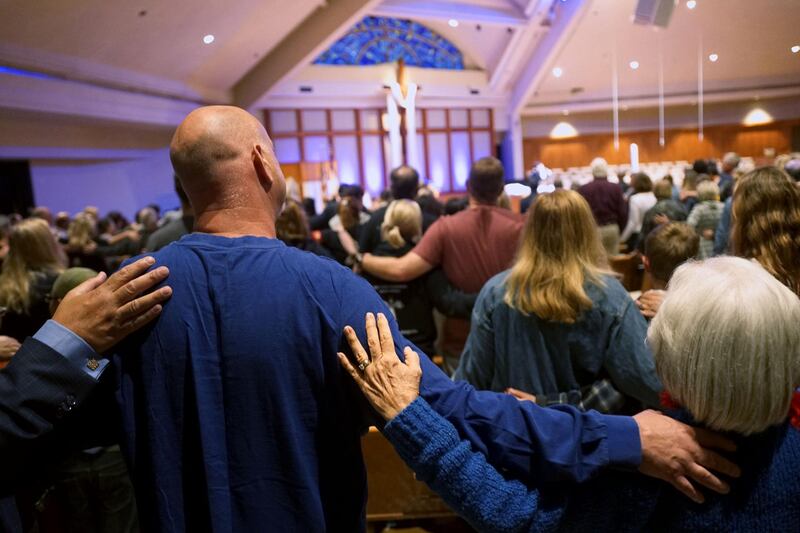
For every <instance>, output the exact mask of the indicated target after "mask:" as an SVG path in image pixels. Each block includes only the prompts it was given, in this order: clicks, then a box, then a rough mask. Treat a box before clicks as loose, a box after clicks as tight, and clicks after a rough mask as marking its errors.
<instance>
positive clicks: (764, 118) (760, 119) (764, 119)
mask: <svg viewBox="0 0 800 533" xmlns="http://www.w3.org/2000/svg"><path fill="white" fill-rule="evenodd" d="M772 121H773V118H772V115H770V114H769V113H767V112H766V111H764V110H763V109H761V108H760V107H757V108H755V109H751V110H750V112H749V113H747V115H745V117H744V120H742V124H744V125H745V126H759V125H761V124H769V123H770V122H772Z"/></svg>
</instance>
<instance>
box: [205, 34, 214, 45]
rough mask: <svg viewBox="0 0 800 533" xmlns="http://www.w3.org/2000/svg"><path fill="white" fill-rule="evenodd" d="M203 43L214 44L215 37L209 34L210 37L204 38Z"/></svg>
mask: <svg viewBox="0 0 800 533" xmlns="http://www.w3.org/2000/svg"><path fill="white" fill-rule="evenodd" d="M203 42H204V43H206V44H211V43H213V42H214V36H213V35H211V34H210V33H209V34H208V35H206V36H205V37H203Z"/></svg>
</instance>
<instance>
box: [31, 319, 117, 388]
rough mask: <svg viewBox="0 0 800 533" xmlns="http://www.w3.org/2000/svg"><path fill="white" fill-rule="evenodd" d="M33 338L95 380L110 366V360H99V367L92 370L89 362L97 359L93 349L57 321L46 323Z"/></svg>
mask: <svg viewBox="0 0 800 533" xmlns="http://www.w3.org/2000/svg"><path fill="white" fill-rule="evenodd" d="M33 338H34V339H36V340H37V341H39V342H41V343H43V344H46V345H47V346H49V347H50V348H52V349H53V351H56V352H58V353H60V354H61V355H63V356H64V357H66V358H67V359H68V360H69V361H70V362H71V363H72V364H74V365H75V366H77V367H78V368H80V369H82V370H83V371H84V372H85V373H86V374H87V375H89V376H91V377H93V378H94V379H100V376H101V375H102V374H103V372H104V371H105V369H106V366H107V365H108V359H99V360H97V366H96V367H94V368H92V367H93V366H94V365H91V366H90V365H89V361H91V360H94V359H95V358H96V357H97V354H96V353H95V351H94V350H93V349H92V347H91V346H89V345H88V344H87V343H86V341H85V340H83V339H82V338H80V337H79V336H77V335H76V334H75V333H73V332H72V331H70V330H69V329H67V328H65V327H64V326H62V325H61V324H59V323H58V322H56V321H55V320H48V321H47V322H45V323H44V325H43V326H42V327H41V328H39V331H37V332H36V333H35V334H34V335H33Z"/></svg>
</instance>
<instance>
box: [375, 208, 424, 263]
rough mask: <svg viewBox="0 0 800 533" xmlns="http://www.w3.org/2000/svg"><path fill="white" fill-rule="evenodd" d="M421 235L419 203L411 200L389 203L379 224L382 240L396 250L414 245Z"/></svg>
mask: <svg viewBox="0 0 800 533" xmlns="http://www.w3.org/2000/svg"><path fill="white" fill-rule="evenodd" d="M421 236H422V209H421V208H420V206H419V204H418V203H417V202H415V201H413V200H395V201H393V202H392V203H391V204H389V207H388V208H387V209H386V214H385V215H384V218H383V224H381V237H382V238H383V240H384V241H385V242H386V243H388V244H389V246H391V247H392V248H393V249H395V250H397V249H400V248H406V247H411V246H413V245H415V244H416V243H417V242H418V241H419V239H420V237H421ZM409 249H410V248H409ZM403 253H405V252H403ZM392 255H396V254H392ZM400 255H403V254H400ZM398 257H399V256H398Z"/></svg>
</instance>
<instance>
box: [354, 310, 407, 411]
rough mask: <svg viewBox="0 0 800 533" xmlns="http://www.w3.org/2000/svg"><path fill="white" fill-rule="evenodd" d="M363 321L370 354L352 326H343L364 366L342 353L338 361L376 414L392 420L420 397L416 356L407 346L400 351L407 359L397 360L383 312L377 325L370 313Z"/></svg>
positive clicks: (356, 357) (357, 357) (358, 358)
mask: <svg viewBox="0 0 800 533" xmlns="http://www.w3.org/2000/svg"><path fill="white" fill-rule="evenodd" d="M366 321H367V323H366V329H367V344H368V345H369V352H370V353H369V355H367V352H366V351H364V347H363V346H362V345H361V342H360V341H359V340H358V337H357V336H356V332H355V331H353V328H351V327H350V326H347V327H345V328H344V334H345V337H346V338H347V342H348V343H349V344H350V349H351V350H352V351H353V355H354V356H355V359H356V363H357V364H358V365H360V367H363V368H364V369H363V370H360V369H359V368H356V367H354V366H353V365H352V364H351V363H350V361H349V360H348V359H347V356H345V355H344V354H343V353H341V352H339V362H340V363H341V365H342V366H343V367H344V368H345V370H347V373H348V374H350V376H352V378H353V379H354V380H355V382H356V384H357V385H358V388H360V389H361V392H362V393H364V396H365V397H366V398H367V401H369V403H370V404H372V407H374V408H375V410H376V411H377V412H378V414H380V415H381V416H382V417H383V418H384V419H385V420H391V419H392V418H394V417H395V416H397V415H398V413H400V411H402V410H403V409H405V408H406V407H408V406H409V405H410V404H411V402H413V401H414V400H415V399H416V398H417V396H419V382H420V379H421V378H422V369H421V368H420V365H419V355H417V352H415V351H414V350H412V349H411V348H409V347H406V349H405V350H404V352H403V354H404V355H405V358H406V361H405V363H404V362H402V361H400V359H399V358H398V357H397V355H396V354H395V352H394V341H393V340H392V331H391V330H390V329H389V322H388V321H387V320H386V317H385V316H384V315H383V313H378V324H377V327H376V326H375V316H374V315H373V314H372V313H367V317H366ZM370 356H371V359H370ZM364 365H366V366H364Z"/></svg>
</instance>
